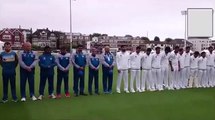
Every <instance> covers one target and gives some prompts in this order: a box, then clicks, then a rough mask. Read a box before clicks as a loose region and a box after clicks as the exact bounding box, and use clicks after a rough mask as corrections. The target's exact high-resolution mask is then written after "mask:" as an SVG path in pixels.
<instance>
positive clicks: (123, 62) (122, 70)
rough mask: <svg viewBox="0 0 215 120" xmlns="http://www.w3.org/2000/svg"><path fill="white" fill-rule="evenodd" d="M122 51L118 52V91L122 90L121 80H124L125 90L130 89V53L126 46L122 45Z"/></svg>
mask: <svg viewBox="0 0 215 120" xmlns="http://www.w3.org/2000/svg"><path fill="white" fill-rule="evenodd" d="M120 50H121V51H120V52H118V53H117V54H116V65H117V70H118V80H117V88H116V92H117V93H121V92H120V87H121V81H122V79H123V80H124V91H125V92H126V93H129V91H128V69H129V68H130V62H129V59H130V53H128V52H126V49H125V46H121V49H120Z"/></svg>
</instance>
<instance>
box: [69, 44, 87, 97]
mask: <svg viewBox="0 0 215 120" xmlns="http://www.w3.org/2000/svg"><path fill="white" fill-rule="evenodd" d="M82 49H83V47H82V46H81V45H79V46H78V49H77V51H76V53H74V54H73V55H72V62H73V65H74V70H73V71H74V86H73V90H74V93H75V96H76V97H77V96H78V95H79V89H80V95H83V96H86V95H87V94H85V93H84V74H85V66H86V63H87V60H86V55H84V54H83V52H82ZM78 85H79V88H78Z"/></svg>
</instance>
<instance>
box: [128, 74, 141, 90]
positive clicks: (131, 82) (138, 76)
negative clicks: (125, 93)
mask: <svg viewBox="0 0 215 120" xmlns="http://www.w3.org/2000/svg"><path fill="white" fill-rule="evenodd" d="M140 72H141V71H140V70H131V80H130V90H131V91H132V90H134V81H135V80H136V90H140Z"/></svg>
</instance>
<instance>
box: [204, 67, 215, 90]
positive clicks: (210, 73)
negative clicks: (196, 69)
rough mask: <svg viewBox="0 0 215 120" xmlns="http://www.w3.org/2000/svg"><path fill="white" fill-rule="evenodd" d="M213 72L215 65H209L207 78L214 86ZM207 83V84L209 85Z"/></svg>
mask: <svg viewBox="0 0 215 120" xmlns="http://www.w3.org/2000/svg"><path fill="white" fill-rule="evenodd" d="M213 74H214V67H213V66H207V78H206V79H208V81H207V82H208V85H209V86H213V79H214V78H213ZM208 85H207V86H208Z"/></svg>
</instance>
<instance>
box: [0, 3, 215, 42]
mask: <svg viewBox="0 0 215 120" xmlns="http://www.w3.org/2000/svg"><path fill="white" fill-rule="evenodd" d="M193 7H194V8H195V7H198V8H199V7H203V8H205V7H207V8H214V9H215V0H76V1H73V2H72V10H73V12H72V13H73V31H74V32H81V33H85V34H90V33H94V32H98V33H107V34H108V35H123V36H124V35H125V34H131V35H133V36H147V33H148V36H149V38H150V39H153V38H154V36H159V37H160V38H161V39H164V38H166V37H172V38H183V37H184V16H182V15H181V10H185V9H186V8H193ZM19 25H21V26H22V28H33V30H35V29H37V28H47V27H48V28H50V29H51V30H52V29H53V30H60V31H65V32H66V31H67V32H69V0H0V29H1V28H5V27H18V26H19Z"/></svg>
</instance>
